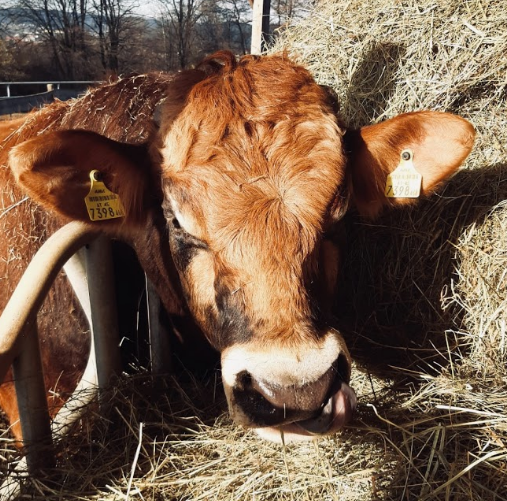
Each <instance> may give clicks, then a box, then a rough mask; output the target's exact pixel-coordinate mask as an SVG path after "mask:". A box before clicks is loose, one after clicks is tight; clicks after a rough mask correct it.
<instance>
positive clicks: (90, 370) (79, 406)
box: [0, 249, 98, 499]
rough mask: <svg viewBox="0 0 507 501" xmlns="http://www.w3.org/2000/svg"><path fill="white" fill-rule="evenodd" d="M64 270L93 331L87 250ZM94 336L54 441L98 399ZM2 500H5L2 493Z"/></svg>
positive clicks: (56, 424) (56, 419)
mask: <svg viewBox="0 0 507 501" xmlns="http://www.w3.org/2000/svg"><path fill="white" fill-rule="evenodd" d="M63 269H64V270H65V274H66V275H67V279H68V280H69V282H70V284H71V286H72V289H73V290H74V294H75V295H76V297H77V299H78V301H79V303H80V305H81V308H82V309H83V313H84V314H85V316H86V319H87V320H88V325H89V326H90V331H92V329H93V327H92V315H91V306H90V293H89V291H88V279H87V277H86V250H85V249H80V250H79V251H78V252H76V254H74V255H73V256H72V257H71V258H70V259H69V260H68V261H67V262H66V263H65V265H64V267H63ZM90 337H91V340H90V341H91V342H90V354H89V356H88V362H87V364H86V368H85V370H84V372H83V376H82V377H81V381H79V383H78V385H77V386H76V388H75V390H74V392H73V393H72V396H71V397H70V398H69V399H68V400H67V401H66V402H65V404H64V405H63V407H62V408H61V409H60V410H59V411H58V414H57V415H56V416H55V417H54V418H53V422H52V423H51V428H52V430H53V440H54V441H56V442H58V441H59V440H61V439H62V438H63V437H65V436H66V435H67V433H68V431H69V429H70V428H71V426H72V425H73V423H75V422H76V421H77V420H78V419H79V418H80V417H81V415H82V414H83V412H84V411H85V410H86V407H87V405H88V404H89V403H90V402H91V401H92V400H93V399H94V398H95V397H96V396H97V388H98V380H97V362H96V359H95V343H94V340H93V333H92V332H91V336H90ZM0 499H2V498H1V494H0Z"/></svg>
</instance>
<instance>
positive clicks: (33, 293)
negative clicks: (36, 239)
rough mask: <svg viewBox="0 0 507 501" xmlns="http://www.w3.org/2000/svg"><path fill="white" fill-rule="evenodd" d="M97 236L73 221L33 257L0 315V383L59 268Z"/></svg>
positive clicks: (55, 234)
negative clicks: (24, 331)
mask: <svg viewBox="0 0 507 501" xmlns="http://www.w3.org/2000/svg"><path fill="white" fill-rule="evenodd" d="M96 237H97V233H96V232H95V231H94V230H93V229H92V228H91V227H90V226H89V225H86V224H84V223H80V222H78V221H74V222H72V223H69V224H67V225H66V226H64V227H63V228H60V229H59V230H58V231H57V232H56V233H54V234H53V235H52V236H51V237H49V238H48V240H47V241H46V242H45V243H44V244H43V245H42V247H41V248H40V249H39V251H38V252H37V254H36V255H35V256H34V257H33V259H32V261H31V262H30V264H29V265H28V267H27V269H26V271H25V273H24V275H23V276H22V277H21V280H20V281H19V283H18V286H17V287H16V289H15V290H14V292H13V294H12V296H11V298H10V300H9V302H8V303H7V305H6V306H5V308H4V311H3V313H2V315H1V316H0V381H3V380H4V378H5V374H6V373H7V371H8V369H9V367H10V366H11V365H12V362H13V361H14V359H15V358H16V357H17V356H19V355H20V353H21V348H22V337H23V336H22V334H23V329H24V328H25V326H26V324H27V323H29V321H30V320H31V319H32V320H33V315H34V313H35V312H37V311H39V308H40V306H41V305H42V302H43V301H44V298H45V297H46V294H47V292H48V290H49V288H50V287H51V284H52V283H53V281H54V279H55V278H56V276H57V275H58V273H59V271H60V269H61V268H62V266H63V265H64V264H65V262H66V261H67V260H68V259H69V258H70V257H71V256H72V255H73V254H74V253H75V252H76V251H77V250H78V249H79V248H81V247H82V246H83V245H85V244H86V243H88V242H90V241H91V240H93V239H94V238H96Z"/></svg>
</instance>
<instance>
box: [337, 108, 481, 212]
mask: <svg viewBox="0 0 507 501" xmlns="http://www.w3.org/2000/svg"><path fill="white" fill-rule="evenodd" d="M474 138H475V130H474V128H473V127H472V125H471V124H470V123H469V122H467V121H466V120H465V119H463V118H461V117H458V116H456V115H452V114H450V113H442V112H432V111H420V112H414V113H405V114H402V115H398V116H397V117H394V118H392V119H390V120H386V121H385V122H381V123H378V124H375V125H370V126H367V127H363V128H362V129H360V130H357V131H349V132H347V133H346V135H345V143H346V149H347V150H348V151H347V153H348V157H349V161H348V170H349V176H350V180H351V199H352V201H353V203H354V205H355V206H356V208H357V210H358V211H359V213H361V214H362V215H364V216H367V217H370V218H373V217H375V216H376V215H377V214H378V213H379V212H380V211H381V210H382V208H383V207H385V206H399V205H408V204H412V203H414V202H415V201H416V200H417V199H416V198H403V197H399V198H387V197H386V195H384V192H385V190H386V183H387V179H388V176H389V174H391V173H392V172H393V171H394V170H395V169H396V168H397V167H398V165H400V159H401V155H402V152H404V151H405V150H410V151H411V153H412V154H413V160H412V162H413V166H414V168H415V170H416V171H417V172H418V173H419V174H420V175H421V176H422V182H421V195H428V194H430V193H432V192H433V191H435V190H436V189H437V188H438V186H439V185H440V184H441V183H442V182H443V181H445V180H446V179H448V178H450V177H451V176H452V175H453V174H454V173H455V172H456V170H457V169H458V168H459V166H460V165H461V164H462V162H463V161H464V160H465V158H466V157H467V156H468V154H469V153H470V151H471V149H472V146H473V144H474Z"/></svg>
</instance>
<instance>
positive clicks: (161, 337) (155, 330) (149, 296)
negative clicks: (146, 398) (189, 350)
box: [146, 277, 171, 376]
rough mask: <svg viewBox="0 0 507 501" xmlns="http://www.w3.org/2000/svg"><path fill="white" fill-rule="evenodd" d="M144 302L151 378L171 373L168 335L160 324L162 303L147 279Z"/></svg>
mask: <svg viewBox="0 0 507 501" xmlns="http://www.w3.org/2000/svg"><path fill="white" fill-rule="evenodd" d="M146 302H147V307H148V329H149V336H150V360H151V373H152V375H153V376H161V375H163V374H168V373H169V372H170V371H171V347H170V344H169V335H168V333H167V331H166V329H164V327H163V325H162V324H161V322H160V313H161V309H162V302H161V301H160V297H159V295H158V293H157V291H156V290H155V287H154V286H153V284H152V283H151V281H150V280H149V279H148V277H146Z"/></svg>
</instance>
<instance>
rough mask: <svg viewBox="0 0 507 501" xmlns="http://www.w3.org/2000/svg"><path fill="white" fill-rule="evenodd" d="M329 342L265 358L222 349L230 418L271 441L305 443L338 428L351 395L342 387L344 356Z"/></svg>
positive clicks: (243, 349) (346, 370) (346, 367)
mask: <svg viewBox="0 0 507 501" xmlns="http://www.w3.org/2000/svg"><path fill="white" fill-rule="evenodd" d="M335 339H336V338H335V337H333V338H332V339H330V340H329V341H327V342H326V343H324V346H320V347H315V346H314V347H312V348H307V349H299V350H296V349H295V348H292V349H291V350H289V349H278V350H273V353H271V354H270V355H269V356H267V354H266V353H262V352H259V351H256V350H254V349H253V347H248V346H244V345H243V346H238V347H235V348H231V349H229V350H226V352H224V354H223V356H222V372H223V379H224V387H225V391H226V395H227V399H228V403H229V409H230V412H231V415H232V417H233V419H234V420H235V421H236V422H237V423H239V424H242V425H244V426H247V427H249V428H255V429H256V431H257V432H258V434H259V435H260V436H262V437H263V438H266V439H268V440H272V441H277V442H280V441H281V440H284V441H285V442H290V441H300V440H311V439H312V438H315V437H318V436H321V435H327V434H332V433H334V432H336V431H337V430H338V429H340V428H341V427H343V426H344V425H345V424H346V423H347V422H348V421H349V420H350V418H351V417H352V414H353V412H354V409H355V407H356V396H355V393H354V391H353V390H352V388H350V386H349V385H348V383H349V379H350V356H349V354H348V351H347V350H346V349H344V343H343V342H342V341H341V338H340V342H339V343H336V342H334V340H335ZM262 351H264V350H262ZM331 355H334V356H335V358H334V359H333V360H331V361H329V358H330V356H331ZM322 367H324V368H326V367H327V370H326V369H325V370H324V372H322Z"/></svg>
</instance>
